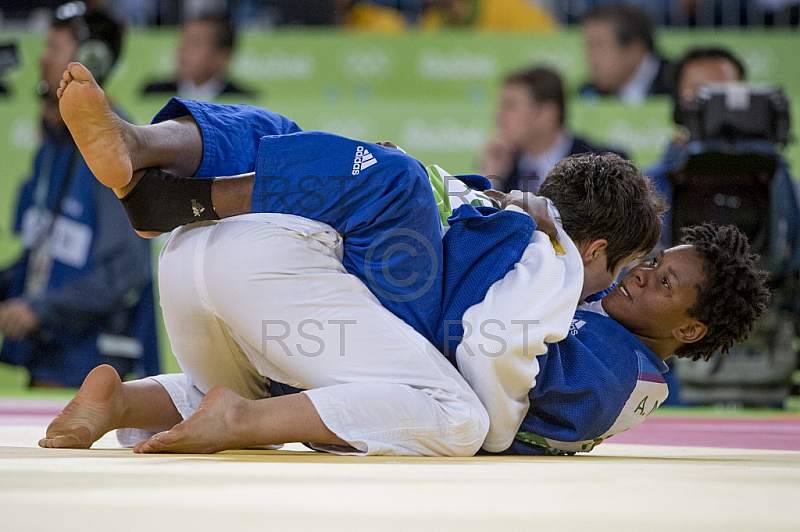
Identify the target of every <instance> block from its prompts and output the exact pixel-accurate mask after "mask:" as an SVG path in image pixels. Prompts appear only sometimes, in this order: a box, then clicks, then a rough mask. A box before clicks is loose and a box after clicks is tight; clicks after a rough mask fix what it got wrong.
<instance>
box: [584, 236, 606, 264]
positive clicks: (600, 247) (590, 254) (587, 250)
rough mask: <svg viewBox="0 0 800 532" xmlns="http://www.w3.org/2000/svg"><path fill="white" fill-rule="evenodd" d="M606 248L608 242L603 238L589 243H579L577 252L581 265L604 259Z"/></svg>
mask: <svg viewBox="0 0 800 532" xmlns="http://www.w3.org/2000/svg"><path fill="white" fill-rule="evenodd" d="M607 247H608V240H606V239H605V238H598V239H597V240H592V241H589V242H585V243H581V244H580V245H579V246H578V250H579V251H580V252H581V258H582V259H583V265H584V266H586V265H587V264H589V263H590V262H594V261H595V260H597V259H599V258H601V257H604V256H605V251H606V248H607Z"/></svg>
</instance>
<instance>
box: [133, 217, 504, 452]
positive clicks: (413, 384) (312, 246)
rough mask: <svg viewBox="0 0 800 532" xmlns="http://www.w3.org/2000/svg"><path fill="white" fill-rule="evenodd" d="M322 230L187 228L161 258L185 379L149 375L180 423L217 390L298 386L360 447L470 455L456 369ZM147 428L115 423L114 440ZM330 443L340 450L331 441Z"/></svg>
mask: <svg viewBox="0 0 800 532" xmlns="http://www.w3.org/2000/svg"><path fill="white" fill-rule="evenodd" d="M341 245H342V242H341V237H340V236H339V234H338V233H337V232H336V231H335V230H333V229H332V228H331V227H330V226H328V225H325V224H322V223H319V222H315V221H311V220H307V219H305V218H300V217H296V216H292V215H284V214H249V215H245V216H239V217H235V218H229V219H225V220H222V221H219V222H210V223H201V224H192V225H190V226H184V227H181V228H179V229H177V230H175V232H174V233H173V234H172V236H171V237H170V239H169V241H168V242H167V244H166V245H165V246H164V249H163V251H162V253H161V257H160V268H159V286H160V292H161V306H162V308H163V313H164V321H165V324H166V328H167V333H168V335H169V338H170V342H171V344H172V349H173V351H174V353H175V356H176V357H177V359H178V362H179V363H180V365H181V368H182V369H183V374H178V375H163V376H159V377H155V380H157V381H158V382H159V383H161V384H162V385H163V386H164V388H165V389H166V390H167V392H168V393H169V394H170V396H171V398H172V400H173V402H174V403H175V406H176V407H177V409H178V411H179V412H180V413H181V415H182V416H183V417H184V418H187V417H189V416H190V415H191V414H192V413H194V412H195V411H196V409H197V406H198V405H199V403H200V401H201V400H202V397H203V394H204V393H206V392H207V391H208V390H209V389H210V388H211V387H213V386H216V385H224V386H227V387H229V388H231V389H232V390H234V391H235V392H236V393H238V394H240V395H242V396H243V397H245V398H248V399H261V398H265V397H268V396H269V391H268V381H269V380H270V379H273V380H276V381H279V382H283V383H285V384H289V385H292V386H296V387H299V388H305V389H307V390H308V391H306V392H304V393H306V394H307V396H308V397H309V399H311V401H312V403H313V404H314V406H315V408H316V409H317V411H318V413H319V415H320V417H321V418H322V421H323V422H324V423H325V425H326V426H327V427H328V428H329V429H330V430H331V431H332V432H334V433H335V434H336V435H337V436H339V437H340V438H342V439H343V440H345V441H347V442H348V443H350V444H351V445H352V446H353V447H355V448H356V449H358V451H360V452H361V453H368V454H397V455H414V454H418V455H449V456H470V455H472V454H474V453H475V452H476V451H477V450H478V449H479V448H480V446H481V444H482V443H483V440H484V437H485V436H486V433H487V431H488V425H489V421H488V416H487V414H486V410H485V409H484V408H483V406H482V405H481V403H480V402H479V401H478V399H477V397H476V395H475V393H474V392H473V391H472V390H471V389H470V388H469V386H468V385H467V383H466V382H465V381H464V379H463V378H462V377H461V375H459V374H458V372H457V371H456V370H455V368H454V367H453V366H452V365H451V364H450V363H449V362H447V360H446V359H445V358H444V357H443V356H442V355H441V353H439V352H438V351H437V350H436V348H435V347H433V345H431V344H430V343H429V342H428V341H427V340H425V339H424V338H423V337H422V336H421V335H420V334H418V333H417V332H416V331H414V330H413V329H412V328H411V327H410V326H408V325H407V324H405V323H404V322H403V321H401V320H400V319H399V318H397V317H395V316H394V315H392V314H391V313H390V312H389V311H387V310H386V309H385V308H383V307H382V306H381V305H380V303H379V302H378V300H377V299H376V298H375V297H374V296H373V295H372V293H370V292H369V290H368V289H367V287H366V286H365V285H364V284H363V283H362V282H361V281H359V280H358V279H357V278H355V277H354V276H352V275H350V274H348V273H347V272H346V271H345V269H344V268H343V267H342V264H341V253H342V247H341ZM148 436H150V434H147V433H145V432H144V431H136V430H130V429H124V430H121V431H118V437H119V439H120V441H121V443H123V444H127V445H130V444H132V443H135V442H136V441H139V440H141V439H143V438H146V437H148ZM326 450H333V451H335V452H341V450H336V449H327V448H326Z"/></svg>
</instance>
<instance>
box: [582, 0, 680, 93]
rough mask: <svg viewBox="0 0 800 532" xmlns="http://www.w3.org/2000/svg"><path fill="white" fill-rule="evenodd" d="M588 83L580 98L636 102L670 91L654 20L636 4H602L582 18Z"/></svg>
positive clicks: (666, 65) (670, 80) (669, 74)
mask: <svg viewBox="0 0 800 532" xmlns="http://www.w3.org/2000/svg"><path fill="white" fill-rule="evenodd" d="M581 32H582V33H583V39H584V48H585V52H586V61H587V63H588V66H589V76H590V78H591V79H590V82H589V83H588V84H586V85H584V86H583V87H582V88H581V91H580V94H581V96H583V97H588V98H592V97H597V96H614V97H618V98H619V99H620V100H621V101H622V102H623V103H626V104H630V105H635V104H637V103H640V102H642V101H643V100H644V99H645V98H646V97H647V96H650V95H652V94H670V93H671V91H672V85H673V83H672V76H671V69H670V64H669V62H668V61H667V60H666V59H664V58H662V57H660V56H659V55H658V54H657V53H656V49H655V39H654V32H653V22H652V21H651V20H650V17H649V16H648V15H647V12H646V11H645V10H644V9H642V8H641V7H638V6H633V5H625V4H611V5H602V6H599V7H597V8H596V9H593V10H592V11H590V12H589V13H587V14H586V16H585V17H584V19H583V23H582V24H581Z"/></svg>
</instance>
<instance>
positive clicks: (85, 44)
mask: <svg viewBox="0 0 800 532" xmlns="http://www.w3.org/2000/svg"><path fill="white" fill-rule="evenodd" d="M56 18H57V19H59V20H64V21H72V23H73V24H74V27H75V35H76V37H77V39H78V48H77V50H76V51H75V61H78V62H79V63H82V64H83V66H85V67H86V68H88V69H89V71H90V72H91V73H92V75H93V76H94V78H95V79H96V80H97V82H98V83H100V84H102V83H103V81H104V80H105V78H106V76H108V74H109V72H111V68H112V67H113V66H114V54H113V53H112V52H111V48H109V46H108V44H106V42H105V41H102V40H100V39H93V38H92V33H91V30H90V29H89V24H88V23H87V21H86V4H84V3H83V2H70V3H68V4H64V5H62V6H59V8H58V9H56Z"/></svg>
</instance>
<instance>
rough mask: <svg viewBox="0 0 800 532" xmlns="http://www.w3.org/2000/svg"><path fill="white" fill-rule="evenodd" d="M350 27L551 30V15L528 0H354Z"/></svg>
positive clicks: (350, 8)
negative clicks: (415, 26)
mask: <svg viewBox="0 0 800 532" xmlns="http://www.w3.org/2000/svg"><path fill="white" fill-rule="evenodd" d="M345 24H346V25H347V26H350V27H354V28H359V29H366V30H381V31H390V32H397V31H402V30H404V29H405V28H407V27H409V26H414V25H417V26H420V27H422V28H425V29H437V28H440V27H444V26H449V27H472V28H478V29H482V30H525V31H542V30H553V29H555V28H557V27H558V23H557V22H556V20H555V18H553V16H552V15H551V14H550V13H549V12H548V11H547V10H546V9H545V8H544V7H542V6H541V5H540V4H539V3H538V2H536V1H531V0H360V1H359V0H356V1H355V2H351V5H350V7H349V8H348V13H347V17H346V20H345Z"/></svg>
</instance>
